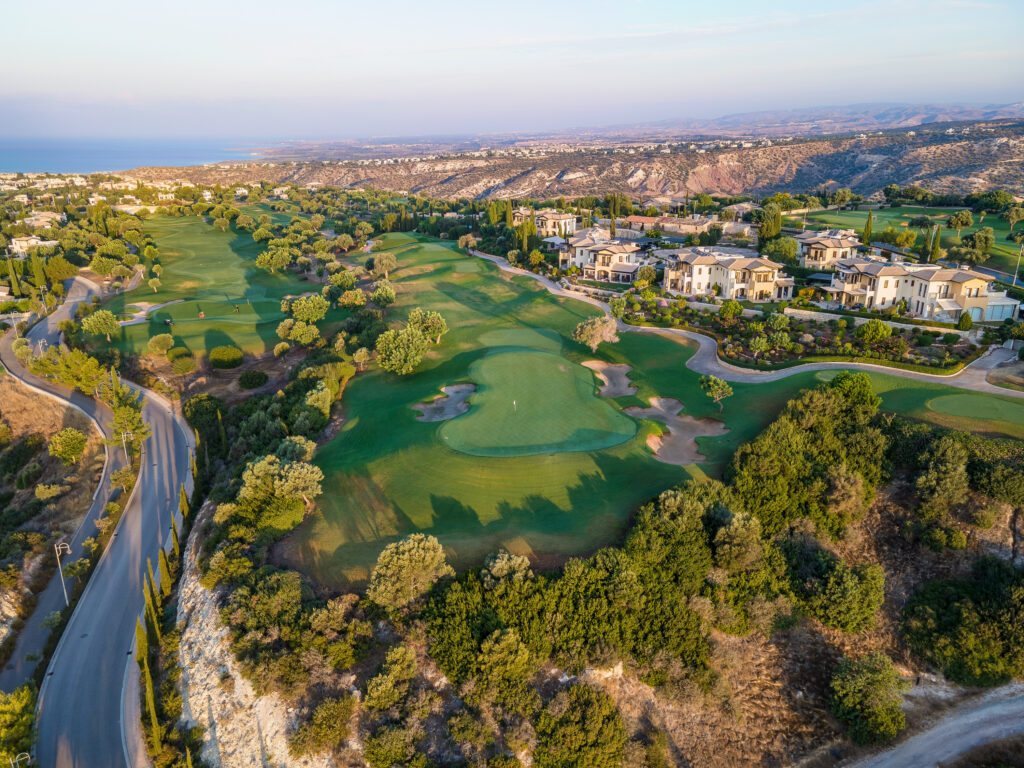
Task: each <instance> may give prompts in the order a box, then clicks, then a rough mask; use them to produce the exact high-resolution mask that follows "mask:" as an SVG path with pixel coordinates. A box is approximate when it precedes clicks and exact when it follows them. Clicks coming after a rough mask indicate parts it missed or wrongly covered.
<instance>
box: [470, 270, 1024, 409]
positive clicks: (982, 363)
mask: <svg viewBox="0 0 1024 768" xmlns="http://www.w3.org/2000/svg"><path fill="white" fill-rule="evenodd" d="M469 253H470V254H472V255H473V256H478V257H480V258H481V259H486V260H487V261H490V262H492V263H494V264H497V265H498V267H499V268H500V269H502V270H503V271H505V272H510V273H512V274H514V275H523V276H524V277H530V278H533V279H534V280H536V281H537V282H539V283H540V284H541V285H543V286H544V287H545V288H546V289H547V290H548V291H549V292H550V293H552V294H554V295H555V296H558V297H560V298H570V299H576V300H578V301H584V302H586V303H588V304H593V305H594V306H595V307H599V308H600V309H602V310H604V311H605V312H610V308H609V306H608V304H607V303H605V302H603V301H601V300H600V299H595V298H594V297H592V296H586V295H582V294H578V293H576V292H575V291H567V290H566V289H565V288H563V287H562V286H561V285H558V284H557V283H553V282H552V281H551V280H549V279H548V278H546V277H543V276H542V275H537V274H534V273H533V272H530V271H529V270H526V269H520V268H519V267H513V266H511V265H510V264H509V263H508V261H507V260H506V259H503V258H501V257H500V256H492V255H491V254H489V253H483V252H482V251H476V250H471V251H469ZM618 324H619V330H620V331H622V332H627V333H654V334H658V335H662V336H666V337H669V338H673V337H675V338H684V339H688V340H689V341H693V342H695V343H696V345H697V351H696V352H694V354H693V356H692V357H691V358H690V359H689V360H687V361H686V367H687V368H689V369H690V370H692V371H695V372H696V373H701V374H707V375H710V376H717V377H718V378H720V379H725V380H726V381H732V382H738V383H744V384H758V383H761V382H768V381H778V380H779V379H785V378H788V377H789V376H795V375H797V374H798V373H805V372H808V371H828V370H843V369H846V370H862V371H877V372H878V373H885V374H888V375H890V376H898V377H899V378H903V379H911V380H913V381H925V382H930V383H939V384H948V385H949V386H951V387H959V388H962V389H966V390H971V391H973V392H984V393H986V394H993V395H1003V396H1005V397H1014V398H1019V399H1024V392H1018V391H1016V390H1012V389H1005V388H1003V387H998V386H996V385H995V384H991V383H989V381H988V380H987V379H986V375H987V374H988V371H989V370H991V369H992V368H994V367H996V366H997V365H999V364H1000V363H1003V362H1007V361H1009V360H1012V359H1014V358H1015V356H1016V355H1015V353H1014V352H1013V350H1010V349H1005V348H1004V347H991V348H990V349H989V351H988V352H986V353H985V354H984V355H982V356H981V357H979V358H978V359H977V360H975V361H974V362H972V363H971V364H970V365H967V366H965V367H964V368H962V369H960V370H959V371H957V372H956V373H952V374H941V373H924V372H921V371H906V370H903V369H902V368H890V367H889V366H886V365H874V364H872V363H861V362H825V363H822V362H819V363H803V364H801V365H794V366H792V367H791V368H783V369H781V370H776V371H752V370H748V369H746V368H740V367H738V366H735V365H730V364H729V363H726V362H724V361H722V360H721V358H719V357H718V342H717V341H716V340H715V339H713V338H711V337H710V336H705V335H704V334H702V333H696V332H694V331H687V330H683V329H682V328H653V327H650V326H644V325H630V324H629V323H626V322H624V321H622V320H619V321H618Z"/></svg>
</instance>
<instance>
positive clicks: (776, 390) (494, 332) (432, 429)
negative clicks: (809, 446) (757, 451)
mask: <svg viewBox="0 0 1024 768" xmlns="http://www.w3.org/2000/svg"><path fill="white" fill-rule="evenodd" d="M383 246H384V248H385V249H387V250H391V251H392V252H395V253H396V254H397V258H398V265H399V266H398V269H397V270H395V272H394V273H393V278H394V284H395V286H396V290H397V293H398V302H397V303H396V305H395V307H394V309H393V311H392V312H391V315H390V320H391V321H392V322H394V321H395V320H400V319H402V318H403V316H404V315H405V314H406V313H407V312H408V311H409V310H410V309H412V308H413V307H416V306H422V307H424V308H426V309H433V310H437V311H439V312H441V313H442V314H443V315H444V316H445V319H446V320H447V322H448V325H449V328H450V329H451V330H450V332H449V333H448V335H447V336H445V337H444V339H443V340H442V342H441V344H440V345H439V346H438V347H435V348H433V349H432V350H431V352H430V353H429V355H428V357H427V359H426V360H425V361H424V364H423V365H422V366H421V367H420V369H419V370H417V372H416V373H414V374H412V375H410V376H407V377H396V376H392V375H390V374H385V373H383V372H381V371H380V370H378V369H376V368H373V369H371V370H370V371H368V372H367V373H365V374H360V375H359V376H357V377H356V378H355V379H354V380H353V381H352V382H351V383H350V384H349V386H348V388H347V389H346V392H345V398H344V406H345V413H346V421H345V424H344V426H343V427H342V428H341V431H340V433H339V434H338V435H337V436H336V437H335V438H334V439H333V440H331V442H329V443H328V444H327V445H325V446H324V447H323V448H321V449H320V451H319V452H318V454H317V458H316V462H317V464H318V465H319V466H320V467H321V468H322V469H323V471H324V474H325V481H324V495H323V496H322V497H321V498H320V500H319V502H318V512H317V513H316V514H315V515H313V516H312V517H311V518H310V519H309V520H307V521H306V523H305V524H304V525H303V526H302V527H300V528H299V529H298V530H297V531H295V532H294V533H293V534H292V535H291V536H289V537H288V538H286V539H285V540H284V541H283V542H281V543H280V544H279V545H278V549H277V555H278V557H280V558H281V559H283V560H284V561H286V562H288V563H289V564H291V565H294V566H296V567H298V568H300V569H302V570H304V571H305V572H307V573H309V574H310V575H311V576H313V577H314V578H315V579H316V580H318V581H320V582H322V583H325V584H329V585H332V586H335V587H337V586H343V585H347V584H352V583H353V582H359V581H362V580H364V579H365V578H366V577H367V576H368V574H369V570H370V568H371V567H372V565H373V563H374V561H375V560H376V557H377V555H378V554H379V552H380V550H381V549H382V548H383V546H384V545H385V544H387V543H389V542H391V541H395V540H396V539H398V538H401V537H402V536H405V535H407V534H409V533H412V532H416V531H423V532H427V533H431V534H433V535H436V536H437V537H438V538H439V539H440V540H441V542H442V543H443V544H444V545H445V547H446V548H447V551H448V554H449V556H450V557H451V558H452V561H453V563H454V564H455V566H456V567H458V568H466V567H470V566H473V565H476V564H478V563H479V562H480V561H481V560H482V558H483V557H484V556H485V555H486V554H487V553H489V552H492V551H494V550H495V549H497V548H498V547H501V546H504V547H507V548H509V549H511V550H513V551H516V552H521V553H523V554H527V555H530V556H531V557H532V558H534V560H535V562H536V563H537V564H538V566H540V567H543V566H545V565H553V564H555V563H557V562H559V561H560V559H561V558H564V557H565V556H566V555H571V554H580V553H585V552H589V551H592V550H594V549H596V548H598V547H600V546H603V545H605V544H609V543H611V542H614V541H616V540H618V538H619V537H620V536H621V534H622V532H623V531H624V530H625V528H626V526H627V525H628V521H629V518H630V516H631V515H632V513H633V512H634V511H635V509H636V507H637V506H638V505H639V504H641V503H643V502H644V501H645V500H646V499H649V498H651V497H652V496H654V495H656V494H657V493H659V492H660V491H662V490H664V489H666V488H668V487H671V486H672V485H675V484H678V483H679V482H681V481H682V480H683V479H685V478H687V477H690V476H702V475H704V474H708V475H720V474H721V472H722V470H723V469H724V467H725V466H726V464H727V462H728V461H729V459H730V457H731V456H732V454H733V452H734V451H735V450H736V448H737V447H738V446H739V445H740V444H741V443H743V442H745V441H747V440H750V439H751V438H753V437H755V436H756V435H757V434H758V433H759V432H760V431H761V430H763V429H764V428H765V427H766V426H767V425H768V424H769V423H770V422H771V421H772V420H773V419H774V418H775V417H776V416H777V415H778V413H779V411H780V410H781V408H782V407H783V406H784V405H785V403H786V401H787V400H788V399H790V398H791V397H792V396H793V395H794V394H796V393H797V392H798V391H799V390H801V389H804V388H806V387H809V386H814V385H815V384H817V383H818V382H820V381H823V380H827V379H829V378H831V377H832V376H834V375H836V373H837V371H827V372H818V373H815V372H807V373H799V374H796V375H794V376H790V377H787V378H784V379H780V380H778V381H775V382H766V383H763V384H734V385H733V389H734V393H735V394H734V395H733V396H732V397H731V398H729V399H728V400H726V401H725V402H724V410H723V411H721V413H720V412H719V409H718V406H717V405H715V404H714V403H713V402H711V401H710V400H709V399H708V398H707V397H706V396H705V395H704V393H703V392H702V391H701V390H700V386H699V378H700V377H699V375H698V374H696V373H694V372H693V371H690V370H689V369H688V368H686V367H685V363H686V361H687V360H688V359H689V358H690V357H691V355H692V354H693V351H694V349H693V347H692V346H691V345H690V344H689V343H688V342H687V341H685V340H683V339H680V338H679V337H671V338H669V337H666V336H661V335H655V334H640V333H624V334H622V336H621V340H620V341H619V343H617V344H614V345H607V344H606V345H602V347H601V349H600V350H599V352H598V354H597V355H591V354H590V351H589V350H587V349H585V348H584V347H582V346H580V345H578V344H575V343H574V342H572V341H571V340H570V335H571V333H572V329H573V328H574V327H575V326H576V324H577V323H578V322H580V320H582V319H584V318H586V317H589V316H591V315H593V314H595V313H596V312H597V311H598V310H597V309H596V308H595V307H593V306H591V305H589V304H585V303H583V302H580V301H576V300H572V299H559V298H556V297H554V296H552V295H551V294H550V293H548V292H547V291H546V290H545V289H544V288H543V287H542V286H540V285H539V284H538V283H537V282H536V281H535V280H532V279H530V278H527V277H522V276H511V275H509V274H508V273H504V272H501V271H499V270H498V268H497V267H496V266H494V265H493V264H491V263H489V262H485V261H482V260H475V259H473V257H469V256H466V255H464V254H462V253H459V252H458V251H456V250H455V248H454V247H453V246H451V245H450V244H447V243H444V242H441V241H436V240H429V239H426V238H423V239H420V240H417V239H415V238H413V237H411V236H409V235H404V234H396V235H388V236H386V237H385V238H384V242H383ZM467 263H472V264H475V265H477V266H478V267H479V271H468V270H467V269H466V268H465V265H466V264H467ZM595 358H597V359H601V360H605V361H607V362H611V363H624V364H627V365H630V366H632V367H633V371H632V373H631V374H630V378H631V380H632V383H633V384H634V385H635V386H636V387H637V388H638V391H637V394H636V395H631V396H628V397H621V398H616V399H614V400H607V399H604V398H599V397H596V396H595V395H594V393H595V391H596V386H597V382H596V380H595V378H594V377H593V374H591V372H590V371H589V370H588V369H585V368H582V367H580V366H579V365H578V364H579V363H580V362H582V361H585V360H591V359H595ZM870 376H871V380H872V382H873V384H874V386H875V388H876V390H877V391H878V392H879V393H880V394H881V396H882V398H883V407H884V408H888V409H893V410H897V411H901V412H904V413H906V414H907V415H910V416H912V417H914V418H920V419H923V420H926V421H930V422H932V423H936V424H945V423H948V419H949V418H951V417H949V416H948V414H945V413H943V411H942V409H943V407H944V405H943V403H942V402H939V403H938V404H936V403H934V402H933V401H934V400H941V398H942V396H952V397H953V398H965V399H964V400H959V401H957V402H956V403H955V408H956V410H957V411H958V413H959V416H958V417H957V418H959V419H960V420H961V421H962V424H961V426H962V427H963V428H969V429H976V430H979V431H986V432H997V433H1000V434H1011V430H1018V429H1020V430H1024V414H1022V413H1020V412H1019V411H1017V410H1014V409H1013V408H1009V409H1007V410H1005V412H1004V411H1002V410H998V409H1003V408H1004V407H1005V406H1004V404H1007V403H1008V404H1009V405H1015V403H1014V402H1013V401H1012V400H1011V399H1010V398H1000V397H993V396H989V395H974V394H970V393H964V392H963V391H962V390H957V389H954V388H951V387H948V386H945V385H943V384H941V383H935V384H931V383H929V384H919V383H918V382H914V381H909V380H907V379H902V378H899V377H896V376H892V375H888V374H884V373H872V374H870ZM467 381H471V382H473V383H474V384H475V385H476V386H477V387H478V390H477V392H476V393H475V394H474V395H473V396H472V398H471V400H470V404H471V407H470V411H469V412H468V413H466V414H464V415H462V416H458V417H456V418H454V419H452V420H451V421H447V422H422V421H418V420H417V415H418V414H417V412H416V411H415V410H413V408H412V406H413V405H415V404H417V403H422V402H426V401H430V400H433V399H434V398H435V397H436V396H438V394H439V393H440V390H441V388H442V387H444V386H447V385H449V384H455V383H460V382H467ZM653 396H657V397H669V398H676V399H677V400H679V401H680V402H681V403H683V406H684V412H685V413H687V414H689V415H691V416H693V417H695V418H698V419H700V418H705V417H709V418H716V419H720V420H722V421H723V422H724V423H725V425H726V426H727V427H728V429H729V431H728V432H727V433H726V434H724V435H722V436H718V437H700V438H697V444H698V445H699V447H700V449H701V451H702V453H703V454H704V455H705V456H706V461H705V462H702V463H701V464H699V465H698V466H692V467H678V466H673V465H670V464H664V463H661V462H659V461H657V460H655V459H654V458H653V457H652V455H651V453H650V451H649V450H648V448H647V447H646V438H647V436H648V435H650V434H651V433H652V431H654V430H657V431H660V429H661V428H660V426H658V425H656V424H654V423H653V422H639V423H638V422H636V421H635V420H633V419H632V418H630V417H628V416H626V415H625V414H623V413H621V411H620V410H619V409H621V408H624V407H627V406H630V405H644V406H646V405H647V404H648V398H650V397H653ZM513 400H515V401H516V405H515V406H513V404H512V401H513ZM612 405H614V406H615V408H613V407H612ZM517 408H519V409H525V410H520V411H518V412H517V410H516V409H517ZM568 411H571V413H570V412H568ZM520 415H522V417H523V419H524V420H526V419H528V420H529V421H528V422H525V423H524V422H519V423H518V424H517V423H516V419H517V418H518V417H519V416H520ZM1011 421H1013V422H1015V423H1011ZM581 430H594V431H595V432H596V433H600V435H599V436H598V438H599V439H598V442H596V443H595V442H592V439H593V437H594V436H593V435H586V436H585V437H586V439H585V440H583V441H577V439H578V437H579V436H580V435H579V434H578V432H579V431H581ZM634 432H635V434H634ZM610 436H614V441H613V440H612V437H610ZM445 437H448V439H447V440H446V439H444V438H445ZM604 446H606V447H604ZM537 450H542V451H544V452H543V453H536V452H535V451H537ZM509 454H513V455H509Z"/></svg>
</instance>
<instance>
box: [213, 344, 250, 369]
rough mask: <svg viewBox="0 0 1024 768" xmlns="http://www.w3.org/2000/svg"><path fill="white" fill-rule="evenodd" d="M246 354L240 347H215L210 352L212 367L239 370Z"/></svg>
mask: <svg viewBox="0 0 1024 768" xmlns="http://www.w3.org/2000/svg"><path fill="white" fill-rule="evenodd" d="M243 357H244V354H243V353H242V350H240V349H239V348H238V347H227V346H223V347H214V348H213V349H211V350H210V365H212V366H213V367H214V368H237V367H238V366H240V365H241V364H242V358H243Z"/></svg>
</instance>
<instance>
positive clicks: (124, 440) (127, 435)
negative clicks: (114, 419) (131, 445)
mask: <svg viewBox="0 0 1024 768" xmlns="http://www.w3.org/2000/svg"><path fill="white" fill-rule="evenodd" d="M134 439H135V435H133V434H132V433H131V432H122V433H121V447H122V448H124V460H125V461H126V462H128V464H129V465H131V463H132V462H131V459H129V458H128V441H129V440H134Z"/></svg>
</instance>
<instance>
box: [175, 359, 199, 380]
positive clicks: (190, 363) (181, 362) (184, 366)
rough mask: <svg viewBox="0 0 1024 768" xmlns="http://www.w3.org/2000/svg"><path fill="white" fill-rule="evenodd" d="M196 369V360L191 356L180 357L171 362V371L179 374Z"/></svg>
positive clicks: (182, 374)
mask: <svg viewBox="0 0 1024 768" xmlns="http://www.w3.org/2000/svg"><path fill="white" fill-rule="evenodd" d="M195 369H196V361H195V360H194V359H193V358H191V357H178V358H175V360H174V362H173V363H171V372H172V373H174V374H175V375H177V376H184V375H185V374H186V373H192V371H194V370H195Z"/></svg>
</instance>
